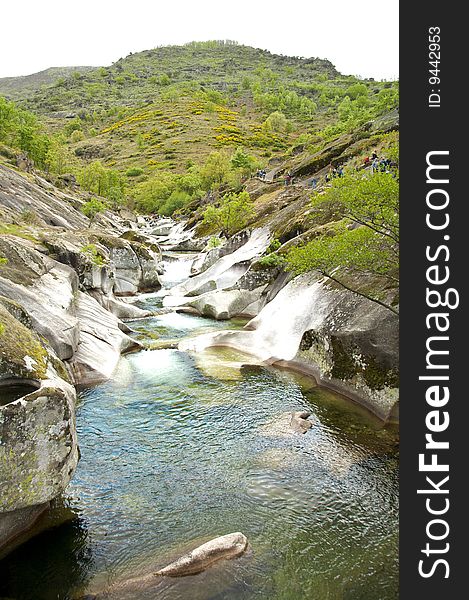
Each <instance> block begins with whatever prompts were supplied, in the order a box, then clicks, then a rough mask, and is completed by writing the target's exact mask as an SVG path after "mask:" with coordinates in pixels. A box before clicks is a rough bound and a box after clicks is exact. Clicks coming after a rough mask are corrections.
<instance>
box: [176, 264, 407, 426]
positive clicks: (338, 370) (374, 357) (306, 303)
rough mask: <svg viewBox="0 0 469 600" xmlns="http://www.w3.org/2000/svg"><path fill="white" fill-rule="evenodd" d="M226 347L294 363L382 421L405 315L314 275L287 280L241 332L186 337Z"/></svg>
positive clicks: (393, 392) (394, 390)
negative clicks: (399, 324) (399, 320)
mask: <svg viewBox="0 0 469 600" xmlns="http://www.w3.org/2000/svg"><path fill="white" fill-rule="evenodd" d="M211 346H227V347H230V348H234V349H236V350H240V351H246V349H249V352H250V353H252V354H253V355H255V356H257V357H259V358H260V359H261V360H263V361H266V362H268V363H269V364H274V365H275V364H276V365H278V366H284V367H288V368H292V369H295V370H296V371H299V372H303V373H305V374H307V375H311V376H313V377H315V379H316V380H317V381H318V382H319V383H322V384H323V385H325V386H327V387H330V388H331V389H333V390H334V391H337V392H340V393H342V394H344V395H345V396H348V397H349V398H351V399H353V400H355V401H357V402H359V403H361V404H363V405H365V406H366V407H367V408H369V409H370V410H371V411H372V412H374V413H375V414H376V415H377V416H379V417H380V418H381V419H383V420H387V419H389V418H390V417H391V416H393V414H394V412H395V407H396V404H397V403H398V398H399V386H398V372H399V368H398V367H399V365H398V356H399V343H398V317H397V316H396V315H395V314H394V313H392V312H391V311H390V310H388V309H386V308H384V307H382V306H380V305H378V304H376V303H375V302H372V301H370V300H368V299H366V298H363V297H362V296H358V295H357V294H354V293H353V292H350V291H348V290H346V289H344V288H336V287H333V286H332V285H330V284H328V283H327V282H326V281H325V280H324V279H323V278H321V277H319V276H318V275H315V274H314V273H310V274H306V275H302V276H299V277H296V278H295V279H293V280H292V281H290V282H288V283H287V285H286V286H285V287H283V288H282V289H281V290H280V291H279V292H278V293H277V294H276V296H275V297H274V298H273V300H272V301H271V302H269V303H268V304H266V305H265V306H264V308H262V310H261V311H260V313H259V314H258V315H257V317H255V318H254V319H253V320H252V321H250V322H249V323H248V324H247V326H246V327H245V329H244V330H242V331H224V332H220V333H209V334H205V335H202V336H198V337H196V338H193V339H191V340H183V341H182V342H181V343H180V345H179V348H180V349H181V350H185V351H187V350H192V351H201V350H203V349H205V348H208V347H211Z"/></svg>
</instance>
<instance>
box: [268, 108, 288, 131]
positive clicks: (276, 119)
mask: <svg viewBox="0 0 469 600" xmlns="http://www.w3.org/2000/svg"><path fill="white" fill-rule="evenodd" d="M288 125H289V123H288V119H287V118H286V116H285V115H284V114H283V113H281V112H279V111H275V112H273V113H271V114H270V115H269V116H268V117H267V119H266V120H265V121H264V123H263V125H262V127H263V128H264V129H266V130H267V131H273V132H275V133H282V132H284V131H287V129H288Z"/></svg>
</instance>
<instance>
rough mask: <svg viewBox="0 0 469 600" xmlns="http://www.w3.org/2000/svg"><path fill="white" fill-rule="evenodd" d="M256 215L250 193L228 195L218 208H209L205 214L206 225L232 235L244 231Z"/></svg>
mask: <svg viewBox="0 0 469 600" xmlns="http://www.w3.org/2000/svg"><path fill="white" fill-rule="evenodd" d="M253 215H254V206H253V203H252V200H251V197H250V196H249V194H248V192H246V191H242V192H240V193H239V194H234V193H232V194H226V195H225V196H224V197H223V198H222V199H221V201H220V204H219V206H218V207H216V206H213V205H211V206H208V207H207V208H206V209H205V212H204V214H203V220H204V223H206V224H207V225H209V226H211V227H214V228H216V229H221V230H222V231H223V232H225V233H226V234H228V235H232V234H233V233H236V232H237V231H240V230H241V229H243V228H244V227H245V226H246V225H247V223H248V222H249V220H250V219H251V218H252V217H253Z"/></svg>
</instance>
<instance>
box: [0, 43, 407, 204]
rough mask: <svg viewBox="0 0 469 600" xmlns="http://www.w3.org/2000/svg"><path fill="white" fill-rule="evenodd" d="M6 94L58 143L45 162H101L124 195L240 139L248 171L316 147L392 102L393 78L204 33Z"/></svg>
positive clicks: (72, 166) (71, 165) (76, 165)
mask: <svg viewBox="0 0 469 600" xmlns="http://www.w3.org/2000/svg"><path fill="white" fill-rule="evenodd" d="M35 77H36V78H37V76H31V78H32V80H33V79H34V78H35ZM21 79H22V78H21ZM19 83H20V82H17V83H16V85H17V86H18V85H19ZM12 85H13V84H12ZM0 90H1V87H0ZM16 98H17V99H18V101H19V103H20V105H21V106H22V107H24V108H27V109H29V110H30V111H32V112H33V113H35V114H36V115H39V117H40V119H41V120H42V121H43V122H44V123H45V125H46V127H47V129H48V131H49V132H52V133H53V134H54V135H55V136H56V137H59V138H60V144H61V146H62V147H63V148H64V149H65V150H66V151H67V152H66V156H62V157H61V160H60V165H59V166H57V165H56V166H55V167H52V169H51V170H54V169H55V170H56V171H59V172H60V173H59V174H61V173H64V172H67V171H72V172H75V173H77V172H78V171H79V170H80V169H81V168H83V166H84V165H88V164H90V163H91V162H93V161H100V162H101V163H102V164H103V165H104V166H105V167H106V168H110V169H114V170H116V171H117V172H119V173H120V174H121V175H122V176H123V177H124V183H123V187H126V189H127V193H130V195H131V191H132V190H133V189H134V187H135V186H136V185H137V184H139V183H141V182H142V181H144V180H146V179H147V178H151V177H155V176H157V175H158V174H159V173H161V172H170V173H184V172H186V171H187V169H188V168H189V167H190V166H191V165H194V164H195V165H199V166H200V165H202V164H203V162H204V160H205V159H206V158H207V156H208V155H209V154H210V153H211V152H214V151H222V152H223V153H226V154H231V153H233V152H234V150H236V148H238V147H241V148H243V149H244V150H245V151H246V152H248V153H249V154H250V155H252V157H253V160H252V161H251V162H252V166H251V171H252V170H255V168H257V167H265V166H266V164H267V161H268V160H270V159H272V158H275V157H282V156H284V155H285V154H288V152H289V151H290V150H291V149H292V148H294V147H296V146H298V145H301V146H303V147H304V148H305V149H306V150H310V151H313V152H314V151H317V150H319V149H320V148H321V146H322V145H324V144H325V143H327V142H328V141H330V140H331V139H333V138H334V137H336V136H337V135H338V134H340V133H343V132H344V131H348V130H350V129H351V128H353V127H354V126H356V125H360V124H362V123H363V122H365V121H366V120H369V119H371V118H373V117H375V116H376V115H379V114H380V113H382V112H383V111H386V110H389V109H392V108H394V107H395V106H396V104H397V85H396V84H395V83H392V82H376V81H373V80H365V81H361V80H357V79H356V78H354V77H350V76H342V75H341V74H340V73H338V72H337V70H336V69H335V68H334V66H333V65H332V64H331V63H330V62H329V61H327V60H322V59H317V58H311V59H303V58H298V57H288V56H280V55H275V54H272V53H270V52H268V51H265V50H259V49H255V48H250V47H246V46H241V45H237V44H235V43H234V42H204V43H191V44H187V45H185V46H169V47H162V48H156V49H153V50H148V51H145V52H140V53H138V54H132V55H129V56H127V57H126V58H122V59H119V60H118V61H117V62H115V63H114V64H113V65H111V66H109V67H106V68H104V67H102V68H99V69H93V70H90V71H87V72H81V70H80V69H77V70H74V71H72V72H71V73H69V74H68V75H65V76H61V77H59V78H58V79H56V80H55V82H53V83H51V84H50V85H46V86H43V87H41V88H40V89H36V91H34V92H33V93H29V91H28V93H24V94H22V97H21V99H20V97H19V96H18V94H17V95H16ZM270 115H274V116H273V117H270ZM269 117H270V118H269ZM62 154H64V153H62Z"/></svg>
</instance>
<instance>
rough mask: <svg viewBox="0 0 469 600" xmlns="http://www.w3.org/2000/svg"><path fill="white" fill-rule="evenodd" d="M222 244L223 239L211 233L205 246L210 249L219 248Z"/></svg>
mask: <svg viewBox="0 0 469 600" xmlns="http://www.w3.org/2000/svg"><path fill="white" fill-rule="evenodd" d="M222 244H223V241H222V240H221V239H220V238H219V237H218V236H216V235H212V236H211V237H210V239H209V240H208V244H207V248H208V249H209V250H212V249H213V248H219V247H220V246H221V245H222Z"/></svg>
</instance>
